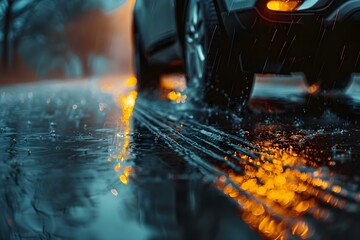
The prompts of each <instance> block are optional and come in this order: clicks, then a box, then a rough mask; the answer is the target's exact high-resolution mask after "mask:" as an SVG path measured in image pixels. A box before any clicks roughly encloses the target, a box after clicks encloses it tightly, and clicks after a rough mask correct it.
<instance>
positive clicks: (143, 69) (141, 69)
mask: <svg viewBox="0 0 360 240" xmlns="http://www.w3.org/2000/svg"><path fill="white" fill-rule="evenodd" d="M133 38H134V65H135V74H136V78H137V88H138V90H139V91H142V90H146V89H154V88H156V87H158V85H159V82H160V74H159V73H158V72H157V71H156V68H155V67H153V66H151V65H150V64H149V63H148V61H147V59H146V57H145V54H144V51H143V48H142V45H141V38H140V33H139V31H138V29H137V27H136V24H135V23H134V29H133Z"/></svg>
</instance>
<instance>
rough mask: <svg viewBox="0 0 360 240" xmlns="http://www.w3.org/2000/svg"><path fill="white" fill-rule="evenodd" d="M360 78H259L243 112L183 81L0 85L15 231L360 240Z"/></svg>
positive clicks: (5, 171)
mask: <svg viewBox="0 0 360 240" xmlns="http://www.w3.org/2000/svg"><path fill="white" fill-rule="evenodd" d="M359 82H360V81H358V79H355V80H354V81H353V83H352V85H351V86H350V87H349V89H348V90H347V91H346V93H344V94H340V93H331V94H325V95H320V94H316V93H315V94H309V93H308V92H309V91H311V89H310V90H309V89H307V88H306V87H305V86H304V85H303V84H302V81H301V79H300V80H299V78H296V77H295V78H293V79H289V77H284V78H276V79H273V78H269V77H261V78H258V80H257V83H256V87H255V90H254V93H253V96H252V98H251V101H250V103H249V104H248V107H247V108H246V109H245V111H244V113H243V114H242V116H241V117H240V116H237V115H236V114H234V113H232V112H226V111H224V110H221V109H212V108H209V107H204V106H197V105H194V104H191V101H189V99H187V96H186V94H187V92H186V89H185V87H184V85H183V82H182V79H181V78H177V77H173V78H172V79H164V80H163V82H162V90H159V91H158V92H151V93H150V92H149V93H142V94H139V93H138V92H137V91H135V84H136V79H134V78H132V77H123V76H117V77H112V78H108V79H99V80H96V81H74V82H45V83H36V84H28V85H17V86H9V87H2V88H1V89H0V181H1V188H0V204H1V211H0V230H1V231H0V234H1V235H0V237H1V239H259V238H266V239H357V238H359V237H360V229H359V228H358V222H359V221H360V188H359V187H360V128H359V115H360V98H359V96H360V83H359Z"/></svg>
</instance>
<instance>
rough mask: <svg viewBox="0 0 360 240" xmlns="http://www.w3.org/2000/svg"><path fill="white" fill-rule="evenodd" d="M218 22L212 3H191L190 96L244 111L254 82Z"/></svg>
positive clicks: (187, 42) (187, 37)
mask: <svg viewBox="0 0 360 240" xmlns="http://www.w3.org/2000/svg"><path fill="white" fill-rule="evenodd" d="M240 57H241V56H240V54H239V51H237V50H236V49H233V44H232V43H231V41H230V40H229V38H228V37H227V36H226V34H225V32H224V30H223V29H222V27H221V25H220V24H219V21H218V16H217V12H216V8H215V5H214V2H213V1H212V0H206V1H203V0H189V1H188V2H187V6H186V11H185V23H184V62H185V72H186V77H187V85H188V95H189V97H191V98H192V99H194V100H195V101H201V102H202V101H205V102H206V103H208V104H210V105H217V106H228V107H230V108H233V109H238V110H242V109H243V106H244V105H245V103H246V102H247V100H248V98H249V96H250V93H251V89H252V85H253V80H254V74H253V73H246V72H244V71H242V69H241V64H240V63H241V61H240Z"/></svg>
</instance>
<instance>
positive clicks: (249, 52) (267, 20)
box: [218, 0, 360, 73]
mask: <svg viewBox="0 0 360 240" xmlns="http://www.w3.org/2000/svg"><path fill="white" fill-rule="evenodd" d="M231 1H232V2H234V3H235V2H239V1H243V2H244V0H239V1H236V0H230V1H227V0H219V1H218V7H219V12H220V13H221V19H222V24H223V27H224V29H225V31H226V33H227V35H228V37H229V38H230V39H231V40H232V41H233V42H234V44H235V47H237V48H238V50H239V52H240V54H241V55H242V60H243V61H242V63H241V64H242V67H243V70H244V71H251V72H262V73H288V72H303V71H304V69H307V68H309V66H308V65H311V67H314V66H315V67H324V66H323V65H324V61H323V59H324V57H325V58H328V59H329V61H330V60H331V61H333V62H332V63H331V64H330V63H329V64H328V63H325V65H329V66H330V65H339V66H340V65H341V66H344V69H343V70H344V71H351V72H359V71H360V64H359V59H358V57H359V53H360V47H359V46H360V36H358V35H360V34H357V33H360V1H358V0H355V1H350V0H349V1H345V2H344V0H339V1H338V0H333V1H330V3H331V4H325V3H326V2H327V1H321V2H322V3H323V4H322V5H317V6H314V7H313V8H312V9H310V10H302V11H298V12H292V13H283V12H273V11H270V10H267V9H266V2H267V1H266V0H257V1H256V0H249V1H246V0H245V2H247V3H248V4H247V5H245V4H242V5H241V4H240V5H236V4H233V5H231V7H229V6H230V5H229V3H230V2H231ZM336 61H338V63H337V62H336ZM325 67H326V66H325ZM345 68H346V69H345Z"/></svg>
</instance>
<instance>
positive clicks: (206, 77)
mask: <svg viewBox="0 0 360 240" xmlns="http://www.w3.org/2000/svg"><path fill="white" fill-rule="evenodd" d="M133 13H134V15H133V41H134V48H135V51H134V59H135V61H134V65H135V72H136V76H137V80H138V87H139V89H140V90H141V89H148V88H153V87H156V86H157V85H158V82H159V78H160V76H161V75H162V74H166V73H169V72H176V71H183V72H185V75H186V78H187V86H188V89H190V90H194V92H195V93H196V94H194V97H195V98H197V99H199V100H205V102H207V103H209V104H215V105H220V106H222V105H227V106H232V107H235V108H239V106H240V107H241V106H243V105H244V103H246V101H247V99H248V98H249V95H250V94H251V89H252V85H253V82H254V76H255V73H261V74H290V73H293V72H302V73H304V75H305V76H306V81H307V83H308V85H309V86H311V85H314V86H315V85H316V86H317V88H319V89H320V90H321V91H328V90H343V89H344V88H346V86H347V84H348V83H349V81H350V78H351V75H352V73H354V72H359V68H360V59H359V58H360V27H359V26H360V24H359V22H360V1H359V0H137V1H136V3H135V6H134V12H133Z"/></svg>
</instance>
